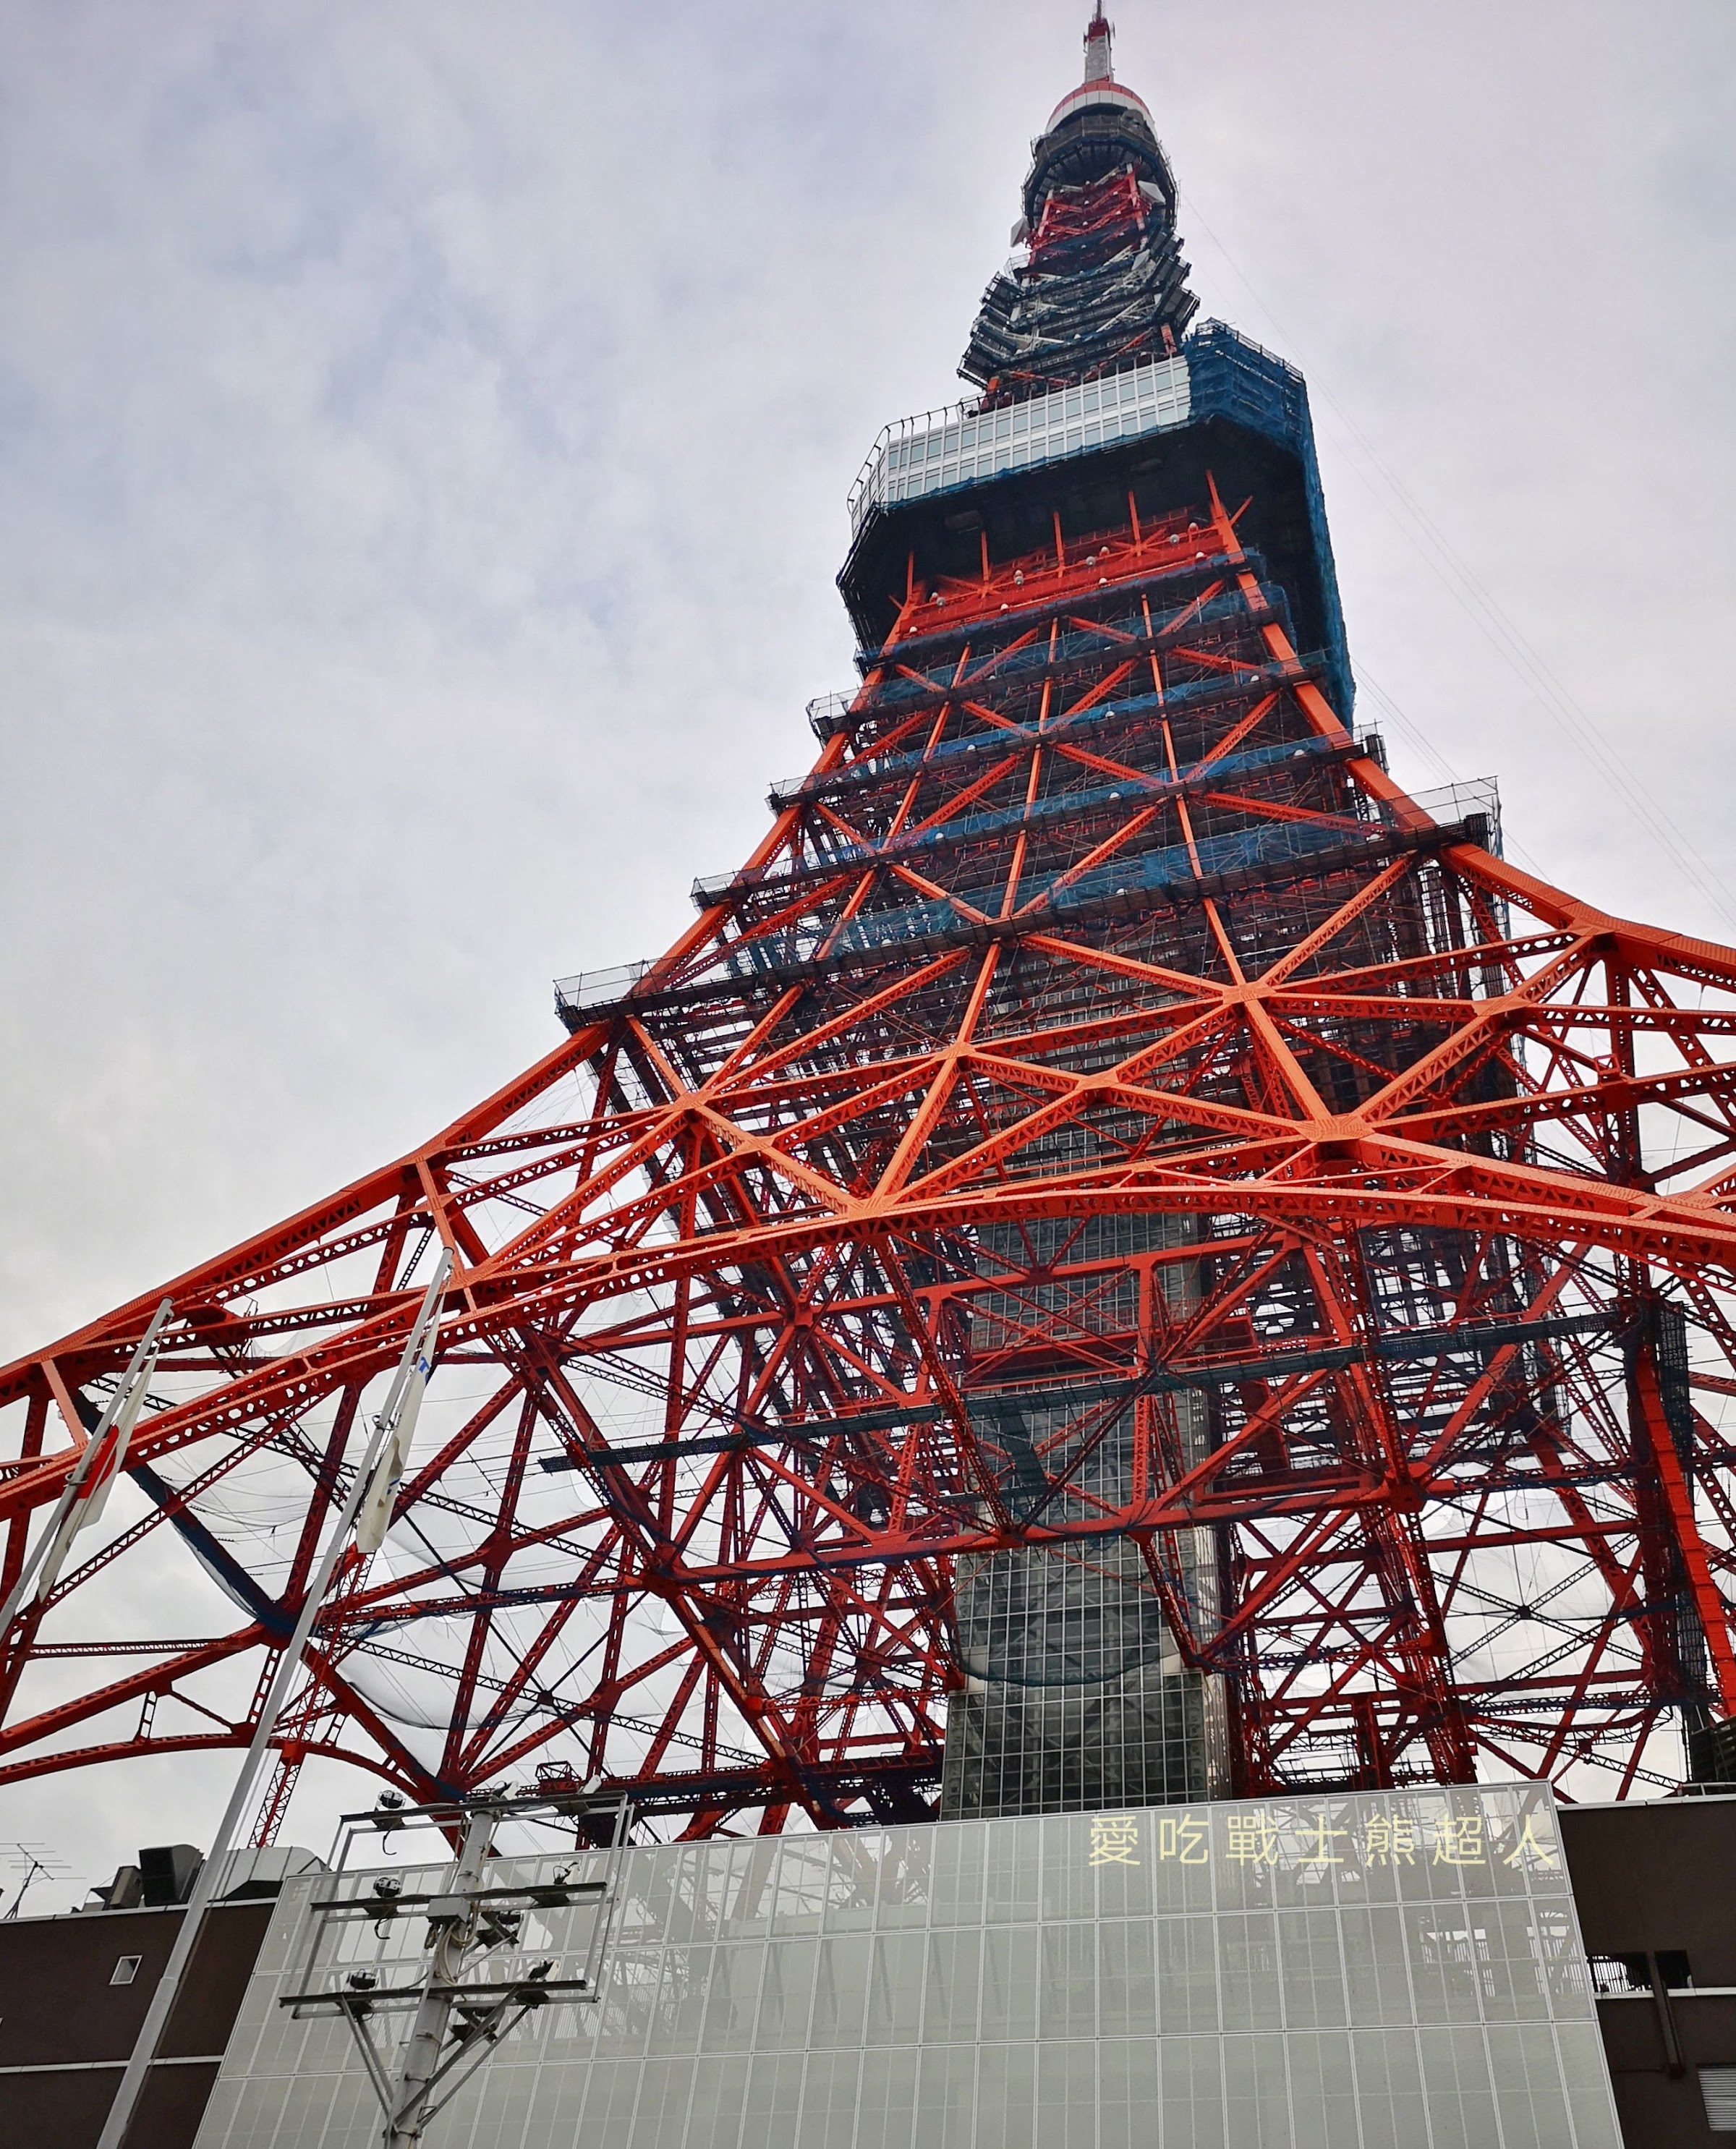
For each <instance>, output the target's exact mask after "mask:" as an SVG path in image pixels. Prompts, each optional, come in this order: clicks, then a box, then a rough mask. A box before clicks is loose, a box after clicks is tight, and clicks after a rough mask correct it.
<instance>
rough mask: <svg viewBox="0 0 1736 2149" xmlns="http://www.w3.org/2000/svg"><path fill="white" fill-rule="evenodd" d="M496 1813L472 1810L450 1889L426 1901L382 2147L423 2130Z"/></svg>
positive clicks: (399, 2146)
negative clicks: (422, 1955)
mask: <svg viewBox="0 0 1736 2149" xmlns="http://www.w3.org/2000/svg"><path fill="white" fill-rule="evenodd" d="M494 1827H495V1814H494V1813H493V1810H492V1809H491V1808H489V1807H487V1806H479V1807H476V1809H473V1810H472V1811H471V1812H470V1814H469V1815H468V1816H467V1817H466V1819H465V1824H464V1840H463V1842H462V1844H461V1845H460V1848H459V1852H458V1866H457V1870H456V1871H455V1873H454V1874H453V1875H452V1885H451V1887H450V1890H449V1891H448V1893H447V1894H446V1895H445V1896H443V1897H440V1898H437V1899H436V1900H435V1901H434V1902H432V1903H430V1905H429V1906H428V1916H429V1923H430V1927H432V1928H433V1930H434V1933H435V1940H434V1945H433V1946H432V1947H431V1948H430V1950H428V1969H427V1973H426V1975H425V1977H424V1979H423V1980H422V1998H421V2001H420V2005H419V2006H418V2007H417V2009H416V2019H415V2022H414V2023H413V2024H412V2025H411V2027H410V2036H409V2039H408V2040H407V2041H406V2042H405V2047H404V2064H403V2066H402V2067H401V2068H400V2071H399V2076H398V2090H397V2098H396V2101H395V2103H394V2104H393V2106H391V2108H390V2110H389V2111H387V2113H386V2116H385V2134H384V2136H382V2141H383V2144H384V2149H415V2145H416V2144H417V2143H418V2142H419V2141H420V2140H421V2138H422V2130H423V2128H424V2127H425V2126H426V2125H427V2123H428V2121H429V2120H430V2118H431V2117H432V2116H433V2113H432V2111H430V2108H429V2103H428V2099H429V2096H430V2091H432V2088H433V2086H434V2078H435V2074H436V2073H437V2072H438V2071H439V2068H440V2054H441V2052H442V2051H443V2050H444V2048H445V2042H446V2035H447V2032H448V2031H449V2030H450V2027H451V2022H452V2007H453V2003H454V2001H455V1999H456V1997H457V1986H458V1979H459V1974H460V1971H461V1970H463V1968H464V1959H465V1955H467V1954H468V1953H469V1952H470V1945H471V1943H472V1942H473V1941H474V1940H475V1939H476V1926H477V1923H478V1920H479V1915H480V1910H481V1906H480V1905H478V1904H477V1903H476V1900H474V1892H473V1891H474V1890H476V1888H477V1887H478V1886H479V1885H481V1879H482V1866H483V1861H484V1860H486V1857H487V1856H488V1850H489V1845H490V1844H491V1842H492V1841H493V1839H494Z"/></svg>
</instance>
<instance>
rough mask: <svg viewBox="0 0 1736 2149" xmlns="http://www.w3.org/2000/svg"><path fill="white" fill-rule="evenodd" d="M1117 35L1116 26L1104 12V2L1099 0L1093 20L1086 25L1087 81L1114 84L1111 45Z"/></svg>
mask: <svg viewBox="0 0 1736 2149" xmlns="http://www.w3.org/2000/svg"><path fill="white" fill-rule="evenodd" d="M1114 36H1115V25H1114V24H1113V23H1111V22H1110V20H1109V18H1108V17H1107V16H1106V15H1105V14H1104V12H1103V0H1097V5H1096V8H1094V11H1093V13H1092V16H1091V19H1090V21H1089V23H1086V25H1085V80H1086V81H1087V82H1113V81H1114V80H1115V67H1114V65H1113V63H1111V61H1110V40H1111V39H1112V38H1114Z"/></svg>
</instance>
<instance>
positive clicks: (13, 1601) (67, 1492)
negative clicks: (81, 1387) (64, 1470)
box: [0, 1298, 169, 1637]
mask: <svg viewBox="0 0 1736 2149" xmlns="http://www.w3.org/2000/svg"><path fill="white" fill-rule="evenodd" d="M168 1318H169V1301H168V1300H167V1299H166V1298H165V1299H164V1301H163V1303H162V1305H161V1306H159V1307H158V1308H157V1311H155V1312H154V1313H153V1315H152V1316H151V1325H150V1326H149V1327H148V1328H147V1329H146V1331H144V1334H143V1336H142V1337H141V1338H140V1339H139V1345H138V1349H137V1350H136V1351H134V1352H133V1356H132V1359H131V1361H129V1362H128V1366H127V1370H126V1371H125V1372H124V1373H123V1375H122V1376H121V1381H120V1385H119V1387H118V1388H116V1390H115V1392H114V1393H113V1395H112V1396H110V1397H109V1398H108V1408H107V1409H106V1410H105V1411H104V1412H103V1415H102V1417H100V1418H99V1419H98V1421H97V1429H96V1431H95V1432H93V1433H92V1435H91V1436H90V1437H89V1439H88V1440H87V1441H86V1442H85V1443H84V1452H83V1454H82V1455H81V1456H80V1457H78V1461H77V1462H75V1463H74V1464H73V1470H72V1474H71V1476H70V1477H68V1479H67V1481H66V1483H65V1485H64V1487H63V1488H62V1491H61V1495H60V1498H59V1500H58V1502H56V1504H55V1508H54V1514H53V1520H52V1521H51V1522H49V1524H48V1528H47V1529H45V1530H44V1531H43V1533H42V1535H41V1536H40V1537H39V1538H38V1539H37V1541H36V1549H35V1551H34V1552H33V1553H31V1555H30V1557H29V1558H28V1559H27V1560H26V1561H25V1563H24V1566H23V1572H22V1573H20V1575H19V1576H18V1580H17V1581H16V1582H15V1583H13V1588H12V1594H11V1595H10V1596H9V1597H8V1598H7V1600H6V1604H5V1608H4V1609H3V1610H0V1637H4V1636H5V1635H6V1634H7V1633H9V1632H10V1631H11V1628H12V1623H13V1620H14V1619H16V1618H18V1614H19V1613H20V1612H21V1611H23V1608H24V1607H25V1605H26V1604H28V1603H29V1601H30V1593H31V1588H32V1586H33V1583H35V1581H36V1571H37V1569H38V1568H39V1567H40V1566H41V1565H42V1563H43V1560H44V1559H46V1558H48V1548H49V1547H50V1546H51V1545H52V1544H53V1543H55V1541H56V1540H57V1539H58V1537H59V1535H60V1532H61V1528H62V1526H63V1524H64V1522H65V1521H66V1518H67V1517H68V1515H69V1514H70V1513H71V1512H72V1511H73V1507H74V1505H75V1504H76V1503H77V1502H78V1500H79V1499H81V1498H82V1497H83V1492H84V1481H85V1479H86V1477H88V1476H89V1474H90V1470H91V1466H92V1464H93V1462H95V1460H96V1458H97V1457H98V1455H99V1454H100V1453H101V1452H102V1448H103V1441H104V1440H105V1439H106V1438H107V1437H108V1429H109V1427H111V1426H112V1425H113V1423H114V1421H115V1420H116V1418H118V1417H119V1416H120V1414H121V1412H122V1411H123V1409H124V1408H125V1407H126V1402H127V1398H128V1396H129V1395H130V1394H131V1393H132V1392H133V1383H134V1382H135V1381H138V1380H139V1379H144V1380H148V1379H149V1378H150V1374H151V1367H152V1366H153V1365H154V1364H155V1363H156V1358H157V1334H158V1331H159V1329H160V1328H161V1327H162V1326H163V1324H164V1321H167V1320H168Z"/></svg>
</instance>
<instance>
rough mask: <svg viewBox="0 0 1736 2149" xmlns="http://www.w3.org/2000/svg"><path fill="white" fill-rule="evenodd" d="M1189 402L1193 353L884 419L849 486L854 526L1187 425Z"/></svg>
mask: <svg viewBox="0 0 1736 2149" xmlns="http://www.w3.org/2000/svg"><path fill="white" fill-rule="evenodd" d="M1190 408H1191V395H1190V385H1189V374H1188V362H1187V360H1186V359H1185V358H1182V357H1175V358H1160V359H1155V360H1147V361H1145V363H1144V364H1142V365H1130V366H1128V367H1127V368H1125V370H1123V371H1121V372H1120V373H1111V374H1106V375H1104V376H1103V377H1102V378H1101V379H1100V380H1088V381H1086V382H1085V383H1084V385H1082V386H1079V387H1075V388H1054V389H1051V390H1049V393H1048V394H1047V395H1033V396H1031V397H1029V399H1028V400H1025V401H1024V402H1022V403H1011V404H1004V405H1002V406H1001V407H1000V408H999V409H998V410H984V408H983V407H982V406H981V405H980V403H979V402H976V401H971V402H963V403H954V404H949V405H947V407H946V408H944V409H943V410H923V411H919V412H918V414H917V415H915V416H914V417H910V418H898V419H895V420H893V423H892V424H891V425H886V426H883V427H882V428H881V431H880V435H879V437H878V440H876V441H875V442H874V445H873V447H872V448H871V449H870V450H868V459H867V460H866V461H865V462H864V463H863V466H862V469H861V471H859V472H858V475H857V479H856V482H855V484H854V485H853V486H851V488H850V494H849V503H848V505H849V510H850V533H851V535H852V536H859V535H860V533H861V531H862V527H863V524H864V523H865V522H866V521H868V517H869V516H870V515H872V514H873V513H875V512H876V511H882V510H884V509H886V508H888V507H897V506H901V505H902V504H903V502H904V501H910V500H920V499H923V498H924V497H925V496H927V495H928V494H930V493H937V492H948V491H951V490H952V489H953V488H954V486H967V485H978V484H980V483H981V482H982V481H984V479H985V478H991V477H998V476H1001V474H1002V473H1003V472H1004V471H1017V470H1029V469H1031V468H1033V467H1034V466H1036V465H1037V464H1039V463H1049V462H1056V461H1059V460H1062V459H1063V458H1064V457H1065V456H1068V455H1084V454H1087V453H1089V451H1090V450H1092V449H1094V448H1100V447H1107V446H1110V445H1113V444H1114V443H1115V441H1117V440H1131V439H1135V438H1137V437H1138V435H1140V434H1142V433H1157V432H1162V431H1165V430H1167V429H1168V428H1169V427H1170V426H1174V425H1185V424H1186V423H1187V421H1188V416H1189V413H1190Z"/></svg>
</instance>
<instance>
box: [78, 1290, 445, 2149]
mask: <svg viewBox="0 0 1736 2149" xmlns="http://www.w3.org/2000/svg"><path fill="white" fill-rule="evenodd" d="M451 1267H452V1256H451V1254H450V1251H447V1252H445V1253H443V1254H442V1255H441V1256H440V1266H438V1267H437V1268H436V1269H435V1272H434V1276H433V1278H432V1280H431V1281H430V1284H429V1286H428V1288H427V1290H426V1291H425V1292H424V1294H423V1296H422V1308H421V1311H420V1313H419V1314H418V1315H417V1316H416V1320H415V1326H414V1327H413V1328H412V1329H411V1330H410V1341H408V1342H407V1343H406V1344H405V1346H404V1356H402V1357H401V1358H400V1360H399V1361H398V1371H397V1372H396V1374H395V1376H394V1377H393V1380H392V1385H391V1387H390V1391H389V1392H388V1393H387V1397H386V1406H385V1409H384V1410H383V1411H382V1412H380V1416H379V1417H377V1418H375V1421H374V1432H373V1437H372V1438H371V1439H370V1441H369V1442H368V1447H367V1452H366V1453H365V1455H364V1457H362V1464H361V1467H360V1469H359V1470H358V1471H357V1472H356V1473H355V1482H354V1483H353V1484H352V1485H351V1486H350V1491H349V1494H348V1496H347V1497H346V1498H345V1502H344V1505H343V1509H342V1512H340V1514H339V1517H338V1519H337V1524H336V1527H335V1528H334V1529H333V1531H332V1532H331V1535H330V1538H327V1540H326V1544H325V1552H324V1553H322V1554H321V1555H320V1564H319V1566H318V1568H316V1569H315V1570H314V1576H313V1578H312V1580H311V1581H310V1582H309V1584H308V1592H307V1595H306V1597H305V1598H304V1599H303V1602H302V1607H301V1616H300V1618H299V1619H298V1620H297V1621H296V1622H295V1630H294V1633H292V1634H291V1635H290V1637H289V1643H288V1645H287V1646H286V1647H285V1648H284V1653H283V1654H282V1656H281V1657H279V1659H278V1665H277V1672H276V1674H275V1676H274V1678H273V1679H272V1682H271V1684H270V1687H269V1689H268V1691H267V1693H266V1696H265V1700H264V1706H263V1707H262V1708H261V1709H260V1711H259V1726H258V1729H256V1730H255V1731H254V1735H253V1744H251V1745H250V1746H249V1748H248V1749H247V1758H246V1759H245V1760H244V1762H243V1763H242V1764H241V1773H240V1774H239V1776H238V1777H237V1778H236V1779H235V1788H234V1790H233V1791H231V1792H230V1794H229V1804H228V1805H227V1806H226V1807H225V1808H224V1814H223V1819H222V1820H221V1821H220V1822H219V1824H218V1829H217V1839H216V1841H215V1842H214V1844H213V1845H212V1846H211V1850H210V1855H209V1856H208V1857H207V1858H206V1860H205V1862H204V1865H202V1866H201V1867H200V1868H199V1879H198V1880H197V1881H196V1882H195V1883H194V1890H193V1895H192V1897H191V1899H190V1900H189V1902H188V1905H187V1910H186V1914H185V1915H184V1917H183V1918H182V1920H181V1930H180V1931H179V1933H177V1934H176V1935H175V1944H174V1947H173V1948H171V1949H170V1950H169V1960H168V1962H167V1964H166V1965H164V1971H163V1975H162V1977H161V1979H160V1980H159V1983H158V1985H157V1990H155V1991H154V1992H153V1994H152V1995H151V2004H150V2006H149V2007H148V2009H147V2010H146V2011H145V2018H144V2021H143V2024H142V2025H141V2026H140V2027H139V2031H138V2042H137V2043H136V2044H135V2045H134V2046H133V2056H132V2058H131V2059H129V2060H128V2062H127V2071H126V2072H125V2073H124V2074H123V2076H121V2084H120V2087H119V2088H118V2090H117V2091H115V2093H114V2102H113V2104H112V2105H111V2106H109V2108H108V2118H107V2119H106V2120H105V2121H103V2131H102V2133H101V2135H100V2136H98V2142H97V2149H121V2145H122V2144H123V2142H124V2141H125V2140H126V2138H127V2130H128V2127H129V2126H131V2125H132V2123H133V2114H134V2113H135V2112H136V2111H138V2100H139V2096H140V2095H141V2094H142V2092H143V2089H144V2083H145V2077H146V2076H147V2075H148V2073H149V2071H150V2067H151V2062H152V2061H153V2060H154V2059H155V2058H156V2056H157V2047H158V2046H159V2044H160V2043H161V2042H162V2041H163V2031H164V2025H165V2024H166V2023H167V2022H168V2021H169V2010H170V2009H171V2008H172V2007H173V2006H174V2003H175V1996H176V1994H177V1992H178V1991H179V1989H180V1984H181V1979H182V1976H183V1975H184V1973H185V1971H186V1968H187V1964H188V1961H189V1958H190V1957H191V1955H192V1953H193V1948H194V1942H195V1941H196V1940H198V1938H199V1929H200V1927H201V1926H202V1925H204V1918H205V1912H206V1911H207V1910H209V1908H210V1905H211V1898H212V1897H213V1896H214V1895H215V1894H216V1892H217V1882H218V1879H219V1875H220V1874H221V1872H222V1870H223V1868H224V1864H225V1862H226V1861H227V1860H228V1856H229V1847H230V1845H232V1844H233V1843H234V1838H235V1831H236V1829H238V1828H239V1826H240V1824H241V1819H242V1816H243V1815H244V1814H245V1813H246V1811H247V1809H248V1806H249V1802H250V1800H251V1799H252V1797H253V1790H254V1784H255V1782H256V1781H257V1779H258V1777H259V1769H260V1767H261V1764H263V1763H264V1759H265V1756H266V1754H267V1753H268V1752H269V1749H270V1746H271V1734H272V1733H273V1732H274V1730H275V1729H277V1719H278V1718H279V1715H280V1714H282V1712H283V1706H284V1702H285V1700H286V1699H288V1698H289V1684H290V1682H291V1680H292V1679H293V1678H294V1676H295V1673H296V1672H297V1670H298V1669H299V1667H300V1663H301V1658H302V1652H303V1651H304V1649H305V1648H306V1647H307V1644H308V1638H309V1635H310V1634H311V1633H313V1631H314V1621H315V1620H316V1619H317V1618H319V1616H320V1606H321V1604H322V1603H324V1602H325V1593H326V1591H327V1590H328V1589H330V1587H331V1578H332V1576H333V1575H334V1574H335V1573H336V1572H337V1565H338V1561H339V1560H340V1558H341V1557H342V1555H343V1552H344V1548H345V1544H346V1543H348V1542H349V1538H350V1530H351V1528H352V1527H354V1525H355V1517H356V1511H357V1510H358V1508H360V1506H361V1503H362V1497H363V1495H364V1494H365V1492H367V1490H368V1487H369V1485H370V1482H371V1481H372V1478H373V1475H374V1465H375V1461H376V1460H377V1458H378V1457H379V1456H380V1452H381V1450H382V1449H383V1448H384V1447H385V1443H386V1441H387V1439H388V1438H389V1437H390V1434H391V1432H393V1430H394V1428H395V1427H396V1425H397V1422H398V1417H399V1414H400V1412H401V1411H402V1410H403V1407H404V1402H405V1396H406V1394H407V1393H408V1391H409V1387H410V1379H411V1376H412V1375H413V1374H414V1372H415V1362H416V1358H417V1356H418V1355H419V1353H420V1351H421V1348H422V1345H423V1342H424V1340H425V1337H426V1336H427V1334H428V1332H429V1331H430V1328H431V1326H432V1325H433V1322H434V1321H435V1316H436V1311H437V1308H438V1306H439V1303H440V1293H441V1291H443V1290H444V1289H445V1282H446V1278H447V1276H449V1275H450V1272H451Z"/></svg>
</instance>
